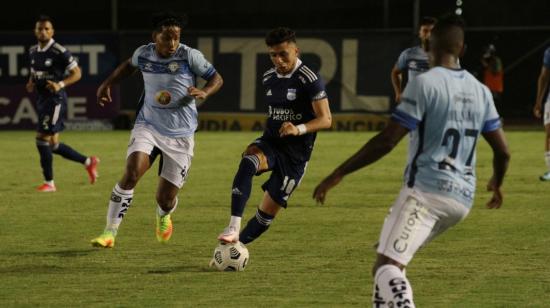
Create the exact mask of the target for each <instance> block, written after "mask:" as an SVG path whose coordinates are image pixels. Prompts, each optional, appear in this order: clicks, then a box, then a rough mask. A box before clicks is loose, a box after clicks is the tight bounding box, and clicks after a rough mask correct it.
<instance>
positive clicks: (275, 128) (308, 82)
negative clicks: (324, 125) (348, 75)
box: [262, 60, 327, 162]
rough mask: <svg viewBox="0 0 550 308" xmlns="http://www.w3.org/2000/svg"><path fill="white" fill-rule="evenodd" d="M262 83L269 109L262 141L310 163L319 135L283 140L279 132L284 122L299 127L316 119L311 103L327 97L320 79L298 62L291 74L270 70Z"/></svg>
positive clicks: (288, 137)
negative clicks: (267, 141) (268, 142)
mask: <svg viewBox="0 0 550 308" xmlns="http://www.w3.org/2000/svg"><path fill="white" fill-rule="evenodd" d="M262 83H263V86H264V93H265V102H266V104H267V106H268V109H269V118H268V119H267V125H266V129H265V131H264V135H263V138H265V139H267V140H269V141H270V142H271V143H272V144H274V145H276V146H277V148H278V150H280V151H282V152H284V153H286V154H288V155H289V156H290V159H291V160H292V161H294V162H305V161H308V160H309V158H310V156H311V151H312V150H313V144H314V142H315V137H316V133H307V134H304V135H302V136H286V137H280V136H279V129H280V128H281V125H282V124H283V122H287V121H288V122H292V124H294V125H298V124H302V123H306V122H309V121H310V120H312V119H314V118H315V113H314V111H313V107H312V102H314V101H318V100H321V99H323V98H326V97H327V94H326V92H325V85H324V84H323V82H322V81H321V78H320V77H319V76H318V75H317V74H316V73H315V72H313V71H312V70H311V69H310V68H308V67H307V66H306V65H304V64H302V61H300V60H298V62H297V63H296V67H295V69H294V71H292V72H291V73H289V74H288V75H284V76H283V75H280V74H278V73H277V72H276V70H275V69H274V68H272V69H270V70H268V71H267V72H265V74H264V75H263V80H262Z"/></svg>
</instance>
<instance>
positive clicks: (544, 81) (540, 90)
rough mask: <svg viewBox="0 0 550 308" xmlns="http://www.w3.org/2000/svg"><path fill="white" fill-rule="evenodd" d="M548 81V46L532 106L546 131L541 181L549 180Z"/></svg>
mask: <svg viewBox="0 0 550 308" xmlns="http://www.w3.org/2000/svg"><path fill="white" fill-rule="evenodd" d="M549 83H550V47H549V48H547V49H546V51H544V58H543V61H542V69H541V71H540V74H539V78H538V82H537V101H536V102H535V107H534V108H533V113H534V114H535V117H537V119H540V118H541V116H543V121H544V130H545V131H546V136H545V142H544V150H545V153H544V159H545V161H546V167H547V171H546V172H545V173H544V174H543V175H541V176H540V178H539V179H540V180H541V181H550V94H547V93H548V84H549ZM545 95H546V101H545V103H544V110H543V106H542V102H543V99H544V96H545Z"/></svg>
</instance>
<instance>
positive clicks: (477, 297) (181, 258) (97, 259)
mask: <svg viewBox="0 0 550 308" xmlns="http://www.w3.org/2000/svg"><path fill="white" fill-rule="evenodd" d="M258 135H259V133H209V132H199V133H197V135H196V147H195V158H194V160H193V164H192V167H191V170H190V176H189V180H188V183H187V184H186V185H185V186H184V188H183V189H182V191H181V192H180V206H179V208H178V211H177V212H176V213H175V215H174V216H173V217H174V235H173V237H172V239H171V241H170V243H168V244H166V245H161V244H159V243H157V241H156V239H155V234H154V228H155V208H156V205H155V201H154V200H155V198H154V196H155V190H156V185H157V164H158V162H157V163H155V166H153V168H152V170H150V172H149V173H148V174H147V175H146V176H145V177H144V178H143V179H142V180H141V182H140V183H139V184H138V186H137V188H136V193H135V195H134V202H133V204H132V207H131V208H130V210H129V212H128V214H127V215H126V217H125V219H124V221H123V223H122V225H121V227H120V229H119V236H118V237H117V243H116V246H115V248H114V249H110V250H102V249H95V248H92V247H91V246H90V244H89V241H90V239H91V238H93V237H95V236H97V235H99V234H100V233H101V231H102V229H103V227H104V224H105V215H106V209H107V202H108V199H109V196H110V192H111V189H112V187H113V185H114V184H115V182H116V181H117V180H118V179H119V178H120V177H121V175H122V172H123V169H124V162H125V154H126V145H127V142H128V138H129V132H127V131H115V132H66V133H63V134H62V141H64V142H66V143H67V144H69V145H71V146H73V147H74V148H75V149H78V150H79V151H81V152H83V153H86V154H94V155H98V156H99V157H100V158H101V164H100V178H99V181H98V183H96V184H95V185H90V184H88V179H87V175H86V172H85V170H84V168H83V167H82V166H80V165H78V164H75V163H72V162H69V161H67V160H64V159H61V158H60V157H58V156H55V157H54V174H55V181H56V185H57V188H58V191H57V192H56V193H51V194H40V193H37V192H35V191H34V189H35V187H36V186H37V185H38V184H40V183H41V181H42V178H41V171H40V167H39V161H38V153H37V151H36V148H35V144H34V133H33V132H30V131H28V132H0V145H1V149H2V151H1V154H0V174H1V178H0V307H11V306H28V307H30V306H39V305H40V306H53V307H61V306H71V307H78V306H103V307H114V306H120V307H136V306H147V307H159V306H179V307H182V306H185V307H197V306H202V307H259V306H266V307H273V306H276V307H321V306H323V307H348V306H358V307H365V306H370V298H371V288H372V280H371V274H370V272H371V266H372V263H373V261H374V257H375V254H374V250H373V248H372V245H373V244H374V243H375V242H376V241H377V239H378V234H379V231H380V228H381V225H382V222H383V219H384V216H385V215H386V213H387V210H388V208H389V206H390V205H391V204H392V202H393V200H394V199H395V197H396V196H397V193H398V191H399V188H400V185H401V176H402V173H403V168H404V164H405V156H406V148H407V142H406V140H403V141H402V142H401V144H399V146H398V147H397V148H396V149H395V150H394V151H393V152H392V153H390V154H389V155H388V156H387V157H385V158H384V159H383V160H381V161H379V162H378V163H376V164H375V165H373V166H371V167H369V168H367V169H362V170H360V171H358V172H356V173H354V174H352V175H349V176H348V177H346V178H345V179H344V181H343V182H342V183H341V184H340V185H339V186H338V187H336V188H335V189H333V190H332V191H330V192H329V195H328V199H327V204H326V205H324V206H318V205H315V203H314V202H313V200H312V199H311V194H312V190H313V188H314V187H315V185H316V184H317V183H318V182H319V181H320V180H321V178H322V177H324V176H325V175H327V174H328V173H329V172H330V171H331V170H333V168H334V167H335V166H337V165H338V164H340V163H341V162H342V161H343V160H344V159H345V158H347V157H348V156H350V155H351V154H352V153H354V152H355V151H356V150H357V149H358V148H359V147H360V146H361V145H363V144H364V142H366V141H367V140H368V139H369V138H370V137H372V136H373V133H336V132H322V133H320V134H319V135H318V139H317V142H316V148H315V151H314V153H313V158H312V160H311V161H310V163H309V165H308V169H307V173H306V176H305V178H304V180H303V182H302V185H301V186H300V187H299V188H298V189H297V191H296V192H295V193H294V195H293V196H292V198H291V200H290V202H289V208H288V209H287V210H285V211H282V212H281V213H280V215H279V216H278V217H277V219H276V220H275V222H274V224H273V225H272V227H271V229H270V230H269V231H268V232H267V233H265V234H264V235H263V236H262V237H261V238H260V239H259V240H258V241H256V242H254V243H252V244H250V245H249V251H250V255H251V260H250V263H249V266H248V268H247V270H246V271H244V272H241V273H220V272H216V271H213V270H211V269H209V268H208V262H209V260H210V258H211V254H212V252H213V250H214V247H215V246H216V236H217V235H218V233H219V232H220V231H221V230H222V229H223V228H224V227H225V225H226V223H227V222H228V219H229V210H230V205H229V201H230V191H231V183H232V179H233V175H234V172H235V171H236V168H237V166H238V162H239V159H240V153H241V152H242V150H243V149H244V148H245V146H246V145H247V144H248V143H249V142H251V141H252V140H253V139H254V138H255V137H257V136H258ZM507 136H508V141H509V144H510V148H511V153H512V161H511V164H510V169H509V173H508V176H507V178H506V182H505V185H504V193H505V203H504V206H503V208H501V209H500V210H488V209H486V208H485V202H486V201H487V200H488V198H489V194H488V193H487V192H485V189H484V188H485V184H486V182H487V180H488V179H489V177H490V175H491V170H492V169H491V151H490V149H489V147H488V146H487V144H486V143H485V142H484V141H480V142H479V148H478V166H477V172H478V191H477V196H476V202H475V205H474V208H473V210H472V211H471V213H470V215H469V217H468V218H467V219H466V220H465V221H463V222H462V223H460V224H459V225H458V226H456V227H454V228H452V229H451V230H449V231H448V232H447V233H445V234H444V235H442V236H440V237H439V238H437V239H436V240H435V241H433V242H432V243H430V244H429V245H428V246H427V247H425V248H424V249H422V250H421V251H419V252H418V253H417V255H416V257H415V258H414V259H413V261H412V262H411V263H410V264H409V267H408V270H407V275H408V277H409V279H410V281H411V283H412V286H413V289H414V295H415V301H416V303H417V306H418V307H548V306H547V305H548V299H549V297H548V294H550V266H549V265H548V260H550V223H549V222H550V183H543V182H540V181H539V180H538V176H539V175H540V174H541V173H542V172H544V171H545V165H544V161H543V137H544V136H543V133H542V132H541V131H537V132H534V131H528V132H525V131H516V132H508V134H507ZM265 179H267V175H262V176H260V177H256V178H255V180H254V188H253V192H252V196H251V199H250V202H249V204H248V206H247V210H246V212H245V221H246V220H248V218H250V217H251V215H253V213H254V210H255V207H256V206H257V204H258V203H259V201H260V197H261V189H260V185H261V183H263V181H265Z"/></svg>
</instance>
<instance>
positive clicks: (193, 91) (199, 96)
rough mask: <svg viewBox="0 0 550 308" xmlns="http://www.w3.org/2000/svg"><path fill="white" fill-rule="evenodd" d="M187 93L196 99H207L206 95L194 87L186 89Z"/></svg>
mask: <svg viewBox="0 0 550 308" xmlns="http://www.w3.org/2000/svg"><path fill="white" fill-rule="evenodd" d="M187 93H188V94H189V95H191V96H193V97H194V98H196V99H201V100H205V99H206V98H207V97H208V94H207V93H206V92H204V91H203V90H201V89H198V88H195V87H189V88H187Z"/></svg>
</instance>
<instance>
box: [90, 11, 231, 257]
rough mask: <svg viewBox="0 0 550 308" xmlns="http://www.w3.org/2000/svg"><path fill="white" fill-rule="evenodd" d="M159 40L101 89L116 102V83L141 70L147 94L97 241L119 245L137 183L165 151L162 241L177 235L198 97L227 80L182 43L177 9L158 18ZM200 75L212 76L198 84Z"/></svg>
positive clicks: (103, 98) (102, 96)
mask: <svg viewBox="0 0 550 308" xmlns="http://www.w3.org/2000/svg"><path fill="white" fill-rule="evenodd" d="M153 22H154V27H155V29H154V31H153V40H154V43H151V44H148V45H144V46H141V47H139V48H138V49H137V50H136V51H135V52H134V54H133V56H132V57H131V58H130V59H128V60H127V61H125V62H124V63H122V64H121V65H120V66H119V67H117V68H116V70H115V71H114V72H113V73H112V74H111V75H110V76H109V77H108V78H107V79H106V80H105V81H104V82H103V83H102V84H101V86H100V87H99V89H98V90H97V97H98V103H99V104H100V105H103V104H105V103H109V102H111V95H110V88H111V86H112V85H113V84H115V83H118V82H119V81H120V80H122V79H124V78H125V77H128V76H129V75H131V74H132V73H134V72H135V71H137V70H139V71H140V72H141V73H142V75H143V81H144V94H143V95H142V97H141V99H140V103H139V111H138V113H137V117H136V122H135V125H134V128H133V130H132V135H131V137H130V143H129V145H128V150H127V156H126V157H127V158H126V170H125V172H124V175H123V177H122V179H121V180H120V181H119V182H118V183H117V184H116V185H115V187H114V189H113V191H112V193H111V200H110V202H109V209H108V211H107V225H106V227H105V230H104V232H103V234H102V235H100V236H99V237H97V238H95V239H93V240H92V245H94V246H97V247H106V248H110V247H113V245H114V242H115V236H116V233H117V230H118V227H119V225H120V223H121V221H122V218H123V217H124V215H125V214H126V212H127V211H128V208H129V207H130V204H131V202H132V199H133V194H134V187H135V186H136V184H137V182H138V181H139V179H140V178H141V176H143V174H145V172H146V171H147V170H148V169H149V168H150V167H151V165H152V164H153V162H154V160H155V157H156V156H158V155H160V156H161V158H160V165H159V175H160V177H159V184H158V188H157V193H156V201H157V203H158V209H157V229H156V235H157V239H158V241H159V242H161V243H164V242H167V241H168V240H169V239H170V237H171V235H172V229H173V228H172V220H171V218H170V214H171V213H172V212H173V211H174V210H175V209H176V206H177V204H178V198H177V194H178V191H179V189H180V188H181V187H182V186H183V184H184V183H185V180H186V178H187V174H188V172H189V168H190V166H191V159H192V157H193V146H194V141H193V134H194V132H195V129H196V128H197V108H196V105H195V100H196V99H201V100H205V99H207V98H208V97H209V96H211V95H212V94H214V93H216V92H217V91H218V90H219V89H220V87H221V86H222V83H223V80H222V78H221V76H220V75H219V74H218V73H217V72H216V70H215V69H214V67H213V66H212V64H210V63H209V62H208V61H207V60H206V59H205V58H204V56H203V55H202V53H201V52H200V51H198V50H196V49H193V48H190V47H188V46H186V45H184V44H181V43H180V33H181V28H182V21H181V18H180V17H178V16H175V15H171V14H162V15H159V16H156V17H155V18H154V20H153ZM197 77H201V78H203V79H205V80H207V81H208V82H207V83H206V85H205V86H204V87H203V88H202V89H198V88H196V87H195V85H196V82H197Z"/></svg>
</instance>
